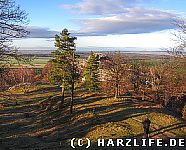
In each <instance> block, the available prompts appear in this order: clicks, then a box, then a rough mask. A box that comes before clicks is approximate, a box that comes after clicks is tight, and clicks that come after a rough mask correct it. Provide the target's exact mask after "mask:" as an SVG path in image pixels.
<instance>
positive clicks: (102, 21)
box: [61, 0, 178, 36]
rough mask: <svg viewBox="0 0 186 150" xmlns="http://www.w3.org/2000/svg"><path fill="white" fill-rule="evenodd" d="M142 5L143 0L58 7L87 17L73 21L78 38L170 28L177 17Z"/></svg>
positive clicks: (94, 0)
mask: <svg viewBox="0 0 186 150" xmlns="http://www.w3.org/2000/svg"><path fill="white" fill-rule="evenodd" d="M150 1H153V0H150ZM142 2H144V0H101V1H100V0H84V1H82V2H80V3H77V4H74V5H70V4H64V5H61V7H62V8H63V9H66V10H68V11H70V12H71V13H76V14H77V15H80V16H81V15H85V16H86V15H87V17H85V16H83V17H82V18H80V19H75V22H76V23H78V24H79V26H80V28H81V29H80V30H79V31H78V32H77V34H78V35H82V36H97V35H109V34H140V33H151V32H155V31H162V30H167V29H172V28H174V26H173V24H172V20H173V18H176V17H177V16H178V14H177V13H176V12H174V11H169V10H159V9H153V8H145V7H143V5H142V4H143V3H142ZM90 16H91V17H90Z"/></svg>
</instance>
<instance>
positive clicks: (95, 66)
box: [83, 52, 99, 91]
mask: <svg viewBox="0 0 186 150" xmlns="http://www.w3.org/2000/svg"><path fill="white" fill-rule="evenodd" d="M83 77H84V85H85V86H86V87H87V88H89V90H91V91H92V90H93V91H95V90H97V89H98V87H99V56H98V55H97V54H95V53H93V52H91V54H90V56H89V57H88V61H87V64H86V68H85V71H84V73H83Z"/></svg>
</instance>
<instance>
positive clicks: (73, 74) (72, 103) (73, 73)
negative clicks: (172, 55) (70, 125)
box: [70, 53, 75, 114]
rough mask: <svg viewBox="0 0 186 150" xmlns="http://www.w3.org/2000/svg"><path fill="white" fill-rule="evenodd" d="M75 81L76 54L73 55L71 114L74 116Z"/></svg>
mask: <svg viewBox="0 0 186 150" xmlns="http://www.w3.org/2000/svg"><path fill="white" fill-rule="evenodd" d="M74 80H75V68H74V53H73V54H72V82H71V102H70V113H71V114H72V111H73V105H74Z"/></svg>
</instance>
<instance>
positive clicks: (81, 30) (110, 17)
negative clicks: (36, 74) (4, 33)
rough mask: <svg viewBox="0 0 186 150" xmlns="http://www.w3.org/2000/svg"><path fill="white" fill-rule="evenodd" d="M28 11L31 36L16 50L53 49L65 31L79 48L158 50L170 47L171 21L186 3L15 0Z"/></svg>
mask: <svg viewBox="0 0 186 150" xmlns="http://www.w3.org/2000/svg"><path fill="white" fill-rule="evenodd" d="M16 3H17V4H19V5H20V7H21V9H24V10H25V11H26V12H27V13H28V19H29V24H28V25H27V30H28V31H30V35H29V36H28V37H27V38H25V39H19V40H15V41H14V43H15V45H16V46H18V47H20V49H55V47H54V35H55V34H59V33H60V32H61V31H62V30H63V29H64V28H67V29H68V30H69V32H70V33H72V34H71V35H73V36H76V37H77V41H76V43H77V48H78V47H84V48H86V47H92V48H94V47H113V48H116V47H123V48H124V47H135V48H144V49H149V50H151V49H156V48H157V49H162V48H167V47H171V46H173V45H174V42H173V38H174V37H173V35H172V33H174V32H175V28H176V27H175V26H174V25H173V20H174V19H175V18H182V17H185V14H186V9H185V6H186V0H16Z"/></svg>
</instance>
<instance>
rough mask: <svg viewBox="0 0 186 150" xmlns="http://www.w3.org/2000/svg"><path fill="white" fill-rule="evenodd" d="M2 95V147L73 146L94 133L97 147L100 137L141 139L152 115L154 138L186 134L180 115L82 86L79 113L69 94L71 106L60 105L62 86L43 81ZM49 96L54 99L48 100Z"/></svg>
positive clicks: (78, 90)
mask: <svg viewBox="0 0 186 150" xmlns="http://www.w3.org/2000/svg"><path fill="white" fill-rule="evenodd" d="M0 94H1V97H0V103H1V105H2V104H5V103H6V104H7V106H6V107H3V108H1V109H0V122H1V125H0V128H1V130H0V142H1V149H17V150H23V149H27V150H32V149H55V150H58V149H59V150H61V149H65V150H68V149H72V148H71V147H70V140H71V139H72V138H89V139H91V141H92V146H91V149H99V148H98V147H97V146H96V141H97V139H99V138H104V139H109V138H112V139H116V138H126V137H136V138H141V137H142V135H143V127H142V121H143V120H144V118H145V117H146V116H148V117H149V118H150V120H151V127H150V138H163V139H165V140H166V139H167V138H181V137H182V138H184V137H185V135H186V122H185V121H184V120H183V119H181V118H180V117H179V116H177V115H175V114H174V113H173V112H171V111H169V110H167V109H165V108H162V107H161V106H160V105H158V104H155V103H152V102H148V101H141V100H139V99H136V98H134V97H121V98H119V99H115V98H113V97H112V96H111V95H106V94H105V93H102V92H97V93H96V92H94V93H89V92H86V91H84V89H83V88H82V87H77V88H76V93H75V102H74V112H73V114H70V112H69V107H68V106H69V97H68V93H66V95H67V98H66V100H65V107H63V108H60V107H59V102H60V100H59V96H60V89H59V88H57V87H54V86H49V85H40V86H37V87H34V88H33V89H32V90H31V91H29V92H28V93H25V94H24V93H21V92H19V91H16V90H13V91H8V92H4V93H0ZM49 99H50V101H51V103H47V101H48V100H49ZM45 102H46V104H47V105H46V106H45V107H43V108H41V107H40V105H39V104H41V103H45ZM7 131H8V132H7ZM100 149H101V148H100ZM105 149H106V148H105ZM108 149H111V148H108Z"/></svg>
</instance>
